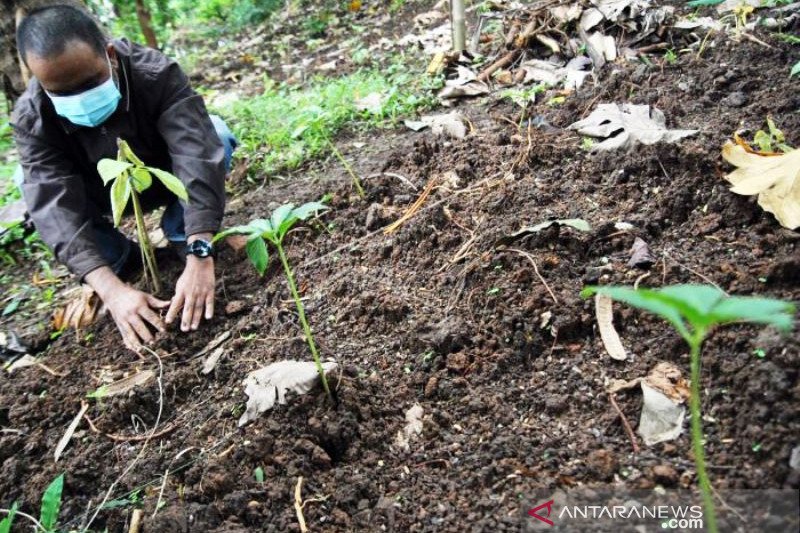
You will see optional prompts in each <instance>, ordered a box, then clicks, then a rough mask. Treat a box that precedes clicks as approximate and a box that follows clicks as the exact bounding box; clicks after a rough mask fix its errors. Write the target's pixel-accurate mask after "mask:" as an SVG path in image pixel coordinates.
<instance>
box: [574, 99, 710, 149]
mask: <svg viewBox="0 0 800 533" xmlns="http://www.w3.org/2000/svg"><path fill="white" fill-rule="evenodd" d="M665 125H666V118H665V117H664V114H663V113H662V112H661V111H659V110H658V109H656V108H652V109H651V108H650V106H649V105H634V104H622V105H619V104H600V105H598V106H597V109H595V110H594V111H592V114H591V115H589V116H588V117H586V118H585V119H583V120H579V121H578V122H575V123H574V124H571V125H570V126H569V128H568V129H571V130H577V131H578V133H580V134H581V135H586V136H589V137H598V138H605V140H604V141H603V142H600V143H597V144H595V145H594V146H592V151H597V150H613V149H615V148H626V147H629V146H633V145H634V144H636V143H637V142H638V143H642V144H656V143H659V142H667V143H672V142H676V141H678V140H680V139H683V138H684V137H688V136H690V135H694V134H696V133H697V132H698V130H668V129H666V127H665Z"/></svg>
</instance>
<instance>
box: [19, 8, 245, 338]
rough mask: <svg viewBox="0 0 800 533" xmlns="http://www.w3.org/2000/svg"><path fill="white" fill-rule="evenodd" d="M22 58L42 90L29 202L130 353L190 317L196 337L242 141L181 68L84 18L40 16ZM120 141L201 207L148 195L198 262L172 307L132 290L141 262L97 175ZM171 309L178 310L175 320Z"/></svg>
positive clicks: (29, 160)
mask: <svg viewBox="0 0 800 533" xmlns="http://www.w3.org/2000/svg"><path fill="white" fill-rule="evenodd" d="M17 46H18V48H19V52H20V56H21V57H22V60H23V61H24V63H25V64H26V65H27V67H28V68H29V70H30V72H31V74H32V75H33V78H32V79H31V82H30V83H29V85H28V88H27V90H26V91H25V93H24V94H23V95H22V97H21V98H20V99H19V101H18V102H17V104H16V106H15V108H14V112H13V115H12V120H11V123H12V126H13V128H14V138H15V141H16V144H17V148H18V150H19V154H20V160H21V164H22V168H23V172H24V182H23V185H22V190H23V196H24V198H25V202H26V204H27V206H28V211H29V213H30V215H31V218H32V219H33V222H34V224H35V225H36V228H37V229H38V231H39V234H40V236H41V238H42V240H44V242H45V243H46V244H47V245H48V246H50V247H51V248H52V249H53V251H54V253H55V255H56V257H57V258H58V259H59V260H60V261H61V262H62V263H65V264H66V265H67V266H68V267H69V269H70V270H71V271H72V272H73V273H74V274H75V275H76V276H77V277H78V278H79V279H80V280H82V281H83V282H85V283H87V284H89V285H90V286H91V287H92V288H93V289H94V290H95V292H96V293H97V294H98V296H99V297H100V298H101V299H102V300H103V302H104V303H105V305H106V307H107V308H108V310H109V312H110V313H111V316H112V317H113V319H114V321H115V322H116V325H117V328H118V329H119V331H120V333H121V334H122V337H123V340H124V342H125V345H126V346H128V347H129V348H131V349H133V350H136V349H137V348H138V347H139V346H140V344H141V343H142V342H151V341H152V340H153V333H152V331H151V328H154V329H155V330H158V331H163V330H164V329H165V324H169V323H171V322H173V321H174V320H175V318H176V317H177V316H178V314H181V329H182V330H183V331H189V330H196V329H197V328H198V326H199V324H200V321H201V319H202V317H203V316H205V318H206V319H210V318H211V317H212V316H213V314H214V282H215V276H214V256H213V253H212V252H213V250H212V247H211V244H210V241H211V238H212V236H213V234H214V233H215V232H216V231H218V229H219V226H220V222H221V220H222V215H223V210H224V206H225V193H224V177H225V172H226V166H227V165H228V164H229V162H230V155H231V152H232V151H233V148H234V147H235V141H234V140H233V138H232V136H231V135H230V132H229V131H228V130H227V128H226V127H225V126H224V124H223V123H221V121H220V120H218V117H214V118H215V119H217V122H216V124H215V123H214V122H212V119H211V117H209V115H208V112H207V111H206V108H205V106H204V104H203V100H202V98H201V97H200V96H198V95H197V94H196V93H195V92H194V91H193V90H192V89H191V87H189V83H188V80H187V78H186V75H185V74H184V73H183V72H182V71H181V69H180V67H179V66H178V65H177V63H175V62H173V61H170V60H169V59H167V58H166V57H165V56H164V55H162V54H161V53H159V52H158V51H156V50H152V49H148V48H144V47H142V46H138V45H136V44H131V43H130V42H128V41H127V40H114V41H110V42H109V40H108V39H107V38H106V37H105V36H104V35H103V33H102V31H101V30H100V28H99V27H98V26H97V24H96V23H95V22H94V20H92V18H91V17H90V16H89V15H87V14H86V13H84V12H82V11H81V10H78V9H75V8H73V7H69V6H63V5H59V6H51V7H46V8H43V9H39V10H35V11H32V12H30V13H29V14H28V15H27V16H26V17H25V18H24V19H23V20H22V22H21V23H20V25H19V27H18V29H17ZM217 130H219V131H220V132H219V133H218V132H217ZM117 138H122V139H124V140H126V141H127V142H128V144H129V145H130V146H131V148H132V149H133V151H134V153H135V154H136V155H138V156H139V158H141V159H142V160H143V161H144V162H145V164H147V165H149V166H152V167H157V168H161V169H165V170H169V171H171V172H172V173H173V174H175V175H176V176H178V178H179V179H180V180H181V181H182V182H183V184H184V185H185V186H186V189H187V192H188V195H189V201H188V203H187V204H185V205H182V204H181V203H180V202H179V201H178V199H177V198H176V197H175V196H173V195H172V194H171V193H170V192H169V191H167V190H166V188H164V187H163V185H161V183H160V182H159V180H153V186H152V187H151V188H150V189H148V190H147V191H145V192H144V193H143V194H142V204H143V205H144V207H145V209H148V208H153V207H155V206H157V205H166V206H167V207H166V210H165V212H164V216H163V218H162V228H163V230H164V233H165V235H166V237H167V238H168V239H169V240H170V243H171V245H172V246H173V247H174V248H176V249H183V250H185V253H186V266H185V269H184V271H183V273H182V274H181V276H180V278H179V279H178V282H177V284H176V287H175V294H174V296H173V297H172V299H171V301H162V300H160V299H158V298H156V297H155V296H153V295H150V294H147V293H144V292H142V291H139V290H136V289H135V288H133V287H131V286H130V285H127V284H126V283H125V282H124V278H125V277H126V276H125V274H126V273H129V272H130V270H131V269H132V265H133V268H135V267H136V266H137V265H135V263H136V261H137V260H138V259H139V250H138V248H137V247H136V245H133V244H132V243H131V242H130V241H129V240H128V239H126V238H125V237H124V236H123V235H122V234H120V233H119V232H118V231H117V230H116V229H115V228H114V227H113V226H112V225H111V223H110V221H109V218H108V214H109V213H110V200H109V189H108V188H106V187H104V186H103V183H102V180H101V179H100V176H99V175H98V173H97V168H96V167H97V162H98V161H99V160H100V159H102V158H105V157H108V158H115V157H116V154H117ZM160 309H167V313H166V317H165V318H164V320H162V317H161V315H160V313H159V312H158V311H159V310H160ZM181 310H182V313H181Z"/></svg>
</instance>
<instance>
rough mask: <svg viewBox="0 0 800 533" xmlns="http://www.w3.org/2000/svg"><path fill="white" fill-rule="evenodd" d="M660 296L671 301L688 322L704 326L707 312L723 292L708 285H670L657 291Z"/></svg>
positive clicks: (707, 320)
mask: <svg viewBox="0 0 800 533" xmlns="http://www.w3.org/2000/svg"><path fill="white" fill-rule="evenodd" d="M658 293H659V294H660V295H661V296H662V297H666V299H667V300H669V301H671V302H672V305H673V306H674V307H676V308H677V309H678V310H679V311H680V312H681V314H682V315H683V316H684V317H686V320H688V321H689V323H690V324H692V325H695V326H706V325H708V324H709V317H708V313H709V312H710V311H711V309H713V307H714V306H715V305H716V304H717V302H719V301H720V300H721V299H722V298H725V293H724V292H722V291H721V290H719V289H717V288H716V287H711V286H709V285H670V286H668V287H664V288H662V289H660V290H659V291H658Z"/></svg>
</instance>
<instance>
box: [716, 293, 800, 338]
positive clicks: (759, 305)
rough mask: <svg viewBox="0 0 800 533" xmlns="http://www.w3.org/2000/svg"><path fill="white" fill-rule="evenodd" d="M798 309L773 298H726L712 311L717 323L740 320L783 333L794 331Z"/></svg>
mask: <svg viewBox="0 0 800 533" xmlns="http://www.w3.org/2000/svg"><path fill="white" fill-rule="evenodd" d="M795 311H796V308H795V306H794V305H793V304H791V303H788V302H783V301H781V300H774V299H771V298H742V297H732V298H726V299H724V300H722V301H721V302H719V303H718V304H717V305H716V306H714V309H712V310H711V315H710V316H711V318H712V320H713V321H714V322H715V323H718V324H724V323H727V322H735V321H739V320H743V321H747V322H756V323H759V324H769V325H771V326H775V327H776V328H778V329H779V330H781V331H783V332H788V331H789V330H791V329H792V322H793V316H794V314H795Z"/></svg>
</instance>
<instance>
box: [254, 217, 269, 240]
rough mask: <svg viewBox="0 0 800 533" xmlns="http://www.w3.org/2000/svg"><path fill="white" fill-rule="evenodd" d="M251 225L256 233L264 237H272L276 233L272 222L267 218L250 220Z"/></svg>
mask: <svg viewBox="0 0 800 533" xmlns="http://www.w3.org/2000/svg"><path fill="white" fill-rule="evenodd" d="M250 227H251V228H252V229H253V231H255V232H256V233H259V234H261V236H263V237H264V238H267V237H272V235H273V234H274V233H275V228H274V227H273V226H272V222H270V221H269V220H267V219H266V218H257V219H255V220H253V221H252V222H250Z"/></svg>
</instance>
